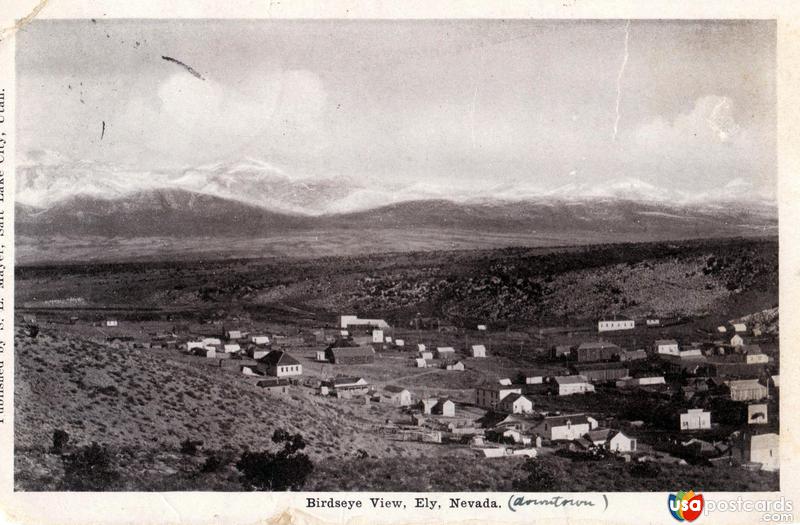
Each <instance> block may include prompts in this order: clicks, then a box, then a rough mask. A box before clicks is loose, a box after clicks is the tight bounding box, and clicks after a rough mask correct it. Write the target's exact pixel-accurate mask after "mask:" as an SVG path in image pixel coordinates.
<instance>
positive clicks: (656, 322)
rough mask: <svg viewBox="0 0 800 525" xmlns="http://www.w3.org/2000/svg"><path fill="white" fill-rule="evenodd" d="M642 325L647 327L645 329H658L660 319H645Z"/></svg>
mask: <svg viewBox="0 0 800 525" xmlns="http://www.w3.org/2000/svg"><path fill="white" fill-rule="evenodd" d="M644 324H645V325H646V326H647V328H654V327H658V326H661V319H655V318H647V319H645V321H644Z"/></svg>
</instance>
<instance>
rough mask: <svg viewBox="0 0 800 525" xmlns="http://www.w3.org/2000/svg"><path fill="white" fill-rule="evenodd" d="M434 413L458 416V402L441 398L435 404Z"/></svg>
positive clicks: (444, 415) (432, 411)
mask: <svg viewBox="0 0 800 525" xmlns="http://www.w3.org/2000/svg"><path fill="white" fill-rule="evenodd" d="M431 413H432V414H438V415H440V416H443V417H455V416H456V404H455V403H453V402H452V401H450V400H449V399H440V400H439V402H438V403H436V404H435V405H434V406H433V409H432V410H431Z"/></svg>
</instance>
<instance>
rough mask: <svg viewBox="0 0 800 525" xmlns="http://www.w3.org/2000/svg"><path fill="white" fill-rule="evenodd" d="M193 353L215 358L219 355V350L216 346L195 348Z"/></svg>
mask: <svg viewBox="0 0 800 525" xmlns="http://www.w3.org/2000/svg"><path fill="white" fill-rule="evenodd" d="M192 353H193V354H194V355H197V356H200V357H207V358H209V359H214V358H215V357H217V350H216V349H215V348H214V347H208V348H206V347H203V348H193V349H192Z"/></svg>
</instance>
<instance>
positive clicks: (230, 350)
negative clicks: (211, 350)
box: [222, 344, 242, 354]
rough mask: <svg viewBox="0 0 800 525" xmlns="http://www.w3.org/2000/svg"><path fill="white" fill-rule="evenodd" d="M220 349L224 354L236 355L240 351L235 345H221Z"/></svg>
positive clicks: (240, 348)
mask: <svg viewBox="0 0 800 525" xmlns="http://www.w3.org/2000/svg"><path fill="white" fill-rule="evenodd" d="M222 349H223V350H224V351H225V353H226V354H236V353H239V352H241V351H242V347H241V346H239V345H237V344H226V345H222Z"/></svg>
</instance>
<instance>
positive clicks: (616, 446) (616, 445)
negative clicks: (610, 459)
mask: <svg viewBox="0 0 800 525" xmlns="http://www.w3.org/2000/svg"><path fill="white" fill-rule="evenodd" d="M608 450H610V451H611V452H636V440H635V439H634V438H631V437H628V436H626V435H625V434H623V433H622V432H617V433H616V434H614V436H612V437H611V439H609V440H608Z"/></svg>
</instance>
